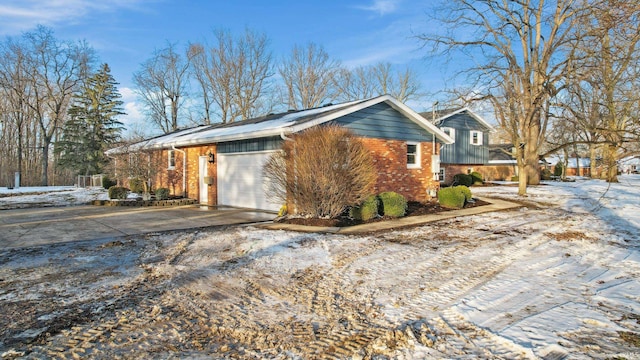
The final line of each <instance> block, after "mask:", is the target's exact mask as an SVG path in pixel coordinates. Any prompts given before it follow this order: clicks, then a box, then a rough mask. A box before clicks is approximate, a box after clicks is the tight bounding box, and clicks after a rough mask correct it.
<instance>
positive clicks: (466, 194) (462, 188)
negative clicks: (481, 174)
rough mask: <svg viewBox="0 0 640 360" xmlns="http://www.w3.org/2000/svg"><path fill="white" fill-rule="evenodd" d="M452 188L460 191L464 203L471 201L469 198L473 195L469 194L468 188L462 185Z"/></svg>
mask: <svg viewBox="0 0 640 360" xmlns="http://www.w3.org/2000/svg"><path fill="white" fill-rule="evenodd" d="M453 188H454V189H456V190H458V191H460V192H461V193H462V194H463V195H464V201H465V202H469V201H470V200H471V198H472V197H473V195H472V194H471V189H469V188H468V187H466V186H464V185H458V186H454V187H453Z"/></svg>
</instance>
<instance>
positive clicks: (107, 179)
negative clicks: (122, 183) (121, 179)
mask: <svg viewBox="0 0 640 360" xmlns="http://www.w3.org/2000/svg"><path fill="white" fill-rule="evenodd" d="M116 185H118V182H117V181H115V180H111V178H110V177H108V176H106V175H104V176H103V177H102V187H103V188H105V189H109V188H110V187H112V186H116Z"/></svg>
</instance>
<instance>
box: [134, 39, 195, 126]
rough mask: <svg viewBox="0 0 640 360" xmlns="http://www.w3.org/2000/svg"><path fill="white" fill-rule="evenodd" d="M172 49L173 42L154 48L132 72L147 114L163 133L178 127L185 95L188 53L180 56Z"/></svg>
mask: <svg viewBox="0 0 640 360" xmlns="http://www.w3.org/2000/svg"><path fill="white" fill-rule="evenodd" d="M175 48H176V45H175V44H168V45H167V47H166V48H164V49H160V50H157V51H156V52H155V53H154V54H153V56H152V57H151V58H150V59H148V60H147V61H145V62H144V63H143V64H142V65H141V69H140V70H139V71H138V72H136V73H135V74H134V75H133V82H134V84H135V85H136V90H135V91H136V93H137V94H138V95H139V96H140V98H141V99H142V101H143V103H144V105H145V107H146V112H147V115H148V116H149V118H150V119H151V120H152V121H153V123H155V124H156V125H157V126H158V127H159V128H160V129H161V130H162V131H163V132H164V133H168V132H171V131H174V130H176V129H178V128H179V123H178V121H179V119H178V116H179V114H180V109H181V106H182V104H183V100H184V97H185V96H186V95H187V94H186V93H187V81H188V72H187V71H188V69H189V66H190V61H191V59H190V57H189V55H190V53H189V52H187V56H183V55H181V54H180V53H178V52H177V51H176V49H175Z"/></svg>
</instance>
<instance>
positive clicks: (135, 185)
mask: <svg viewBox="0 0 640 360" xmlns="http://www.w3.org/2000/svg"><path fill="white" fill-rule="evenodd" d="M129 189H131V192H134V193H136V194H142V193H143V192H144V180H142V179H140V178H135V179H130V180H129Z"/></svg>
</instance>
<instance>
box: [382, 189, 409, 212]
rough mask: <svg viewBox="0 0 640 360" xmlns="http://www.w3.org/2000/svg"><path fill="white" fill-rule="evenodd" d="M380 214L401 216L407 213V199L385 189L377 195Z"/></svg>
mask: <svg viewBox="0 0 640 360" xmlns="http://www.w3.org/2000/svg"><path fill="white" fill-rule="evenodd" d="M378 198H380V205H381V210H382V215H384V216H390V217H402V216H404V215H405V214H406V213H407V199H406V198H405V197H404V196H402V195H401V194H398V193H397V192H393V191H386V192H383V193H380V195H378Z"/></svg>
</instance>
